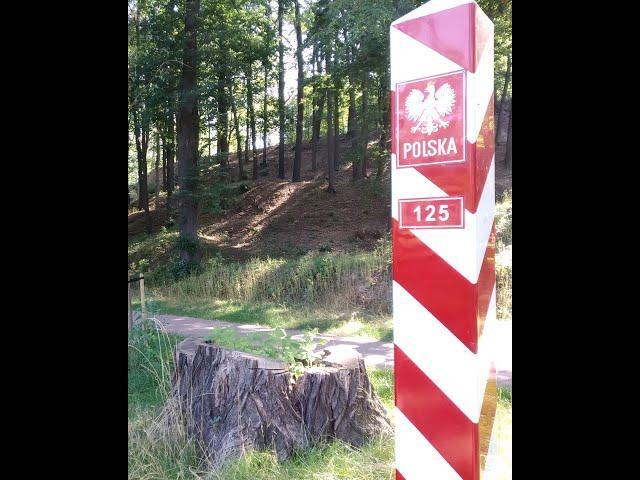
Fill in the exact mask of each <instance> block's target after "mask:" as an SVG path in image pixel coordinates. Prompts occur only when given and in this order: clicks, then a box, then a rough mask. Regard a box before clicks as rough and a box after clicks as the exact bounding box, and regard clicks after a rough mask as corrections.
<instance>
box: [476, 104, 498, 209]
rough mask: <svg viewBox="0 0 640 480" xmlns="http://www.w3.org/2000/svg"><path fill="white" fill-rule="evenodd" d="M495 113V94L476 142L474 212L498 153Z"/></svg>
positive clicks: (486, 111)
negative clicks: (495, 136)
mask: <svg viewBox="0 0 640 480" xmlns="http://www.w3.org/2000/svg"><path fill="white" fill-rule="evenodd" d="M493 132H494V112H493V94H491V98H490V99H489V103H488V105H487V108H486V109H485V112H484V118H483V119H482V125H481V126H480V131H479V132H478V138H476V142H475V144H474V145H475V160H476V161H475V165H476V172H475V178H476V185H475V196H474V198H475V202H474V206H473V212H472V213H474V212H475V211H476V209H477V208H478V202H480V197H481V196H482V191H483V190H484V186H485V183H486V181H487V174H488V173H489V168H490V167H491V160H492V159H493V154H494V153H495V151H496V144H495V138H494V133H493Z"/></svg>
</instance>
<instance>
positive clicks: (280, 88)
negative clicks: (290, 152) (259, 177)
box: [278, 0, 284, 179]
mask: <svg viewBox="0 0 640 480" xmlns="http://www.w3.org/2000/svg"><path fill="white" fill-rule="evenodd" d="M283 15H284V0H278V123H279V125H278V128H279V131H280V144H279V145H278V178H282V179H284V43H283V40H282V17H283Z"/></svg>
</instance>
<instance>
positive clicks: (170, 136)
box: [167, 112, 176, 218]
mask: <svg viewBox="0 0 640 480" xmlns="http://www.w3.org/2000/svg"><path fill="white" fill-rule="evenodd" d="M168 120H169V122H168V128H167V218H171V208H172V202H171V201H172V197H173V187H174V186H175V184H176V178H175V177H176V175H175V153H176V150H175V141H174V138H175V117H174V113H173V112H171V113H170V114H169V119H168Z"/></svg>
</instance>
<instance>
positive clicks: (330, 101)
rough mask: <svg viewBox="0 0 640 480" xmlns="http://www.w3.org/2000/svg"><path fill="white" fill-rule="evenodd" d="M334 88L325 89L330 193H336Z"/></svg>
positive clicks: (329, 68) (329, 63) (327, 58)
mask: <svg viewBox="0 0 640 480" xmlns="http://www.w3.org/2000/svg"><path fill="white" fill-rule="evenodd" d="M325 63H326V72H327V74H331V47H330V46H329V51H328V52H327V56H326V58H325ZM334 98H335V93H334V89H333V88H331V87H329V89H328V91H327V177H328V179H329V187H328V191H329V192H330V193H336V188H335V183H336V180H335V178H336V173H335V168H334V163H335V141H334V138H333V137H334V133H335V132H334V129H333V119H334V116H333V109H334Z"/></svg>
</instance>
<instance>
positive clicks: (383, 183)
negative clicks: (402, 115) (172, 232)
mask: <svg viewBox="0 0 640 480" xmlns="http://www.w3.org/2000/svg"><path fill="white" fill-rule="evenodd" d="M352 143H353V140H349V139H346V138H345V136H344V135H342V136H340V147H339V151H340V152H341V156H342V157H344V156H345V154H346V153H347V152H348V151H349V149H350V148H351V146H352ZM373 143H374V142H370V145H371V144H373ZM326 150H327V149H326V143H325V142H322V143H321V144H320V145H319V149H318V154H317V158H318V169H317V171H316V172H312V171H311V144H310V143H309V142H305V143H304V144H303V147H302V169H301V170H302V181H301V182H299V183H291V181H290V180H291V171H292V166H293V157H294V150H293V149H292V148H291V146H290V145H287V148H286V149H285V166H286V168H285V170H286V178H285V179H284V180H281V179H278V178H277V174H278V165H277V163H278V147H277V145H276V146H273V147H268V148H267V166H266V167H261V168H260V170H259V176H258V180H257V181H255V182H253V181H252V180H244V181H239V182H238V181H237V179H238V162H237V159H236V155H235V154H232V155H231V156H230V160H229V165H230V174H231V177H232V179H233V180H235V182H232V185H233V184H238V185H239V184H240V183H244V184H246V185H247V186H248V187H249V190H248V191H247V192H246V193H244V194H243V195H242V196H241V199H239V202H238V203H237V204H236V205H235V206H234V207H233V208H232V209H230V210H229V211H227V212H224V213H218V214H212V213H208V212H206V211H204V212H202V213H201V215H200V231H199V233H200V238H201V239H202V240H203V241H204V242H205V243H207V244H209V245H213V246H215V247H216V248H217V249H218V250H219V251H220V252H221V253H222V254H223V255H225V256H229V257H231V258H236V259H246V258H250V257H253V256H267V255H273V256H289V255H296V254H300V253H304V252H305V251H310V250H318V249H321V250H322V251H347V252H349V251H359V250H371V249H373V248H374V247H375V245H376V241H377V240H378V239H379V238H381V237H382V236H383V235H384V234H385V232H387V231H388V230H389V227H390V215H391V212H390V201H391V187H390V174H389V168H388V162H387V165H385V167H384V169H383V172H382V175H381V177H380V178H377V176H376V168H375V165H370V168H369V171H368V173H369V178H368V179H366V180H359V181H357V182H353V181H352V171H351V165H350V163H344V162H343V163H342V164H341V166H340V169H339V171H337V172H336V190H337V193H336V194H330V193H328V192H327V191H326V186H327V180H326ZM503 155H504V145H503V144H499V145H498V149H497V152H496V158H502V157H503ZM258 156H259V161H262V150H259V151H258ZM251 172H252V166H251V165H248V166H245V173H246V174H247V175H248V176H249V178H251ZM509 188H511V170H510V169H507V168H505V166H504V164H503V162H502V161H496V199H500V198H501V197H502V195H503V194H504V192H505V191H506V190H507V189H509ZM159 203H160V205H159V207H160V208H159V209H156V206H155V202H154V199H153V196H151V205H150V209H151V217H152V221H153V225H154V228H153V230H154V231H159V230H160V229H161V227H162V226H163V225H164V224H166V223H167V216H166V209H165V196H164V194H162V195H161V196H160V201H159ZM144 229H145V219H144V212H142V211H134V212H131V213H130V214H129V229H128V232H129V238H130V239H131V238H133V237H136V236H138V235H140V234H141V233H143V232H144Z"/></svg>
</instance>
